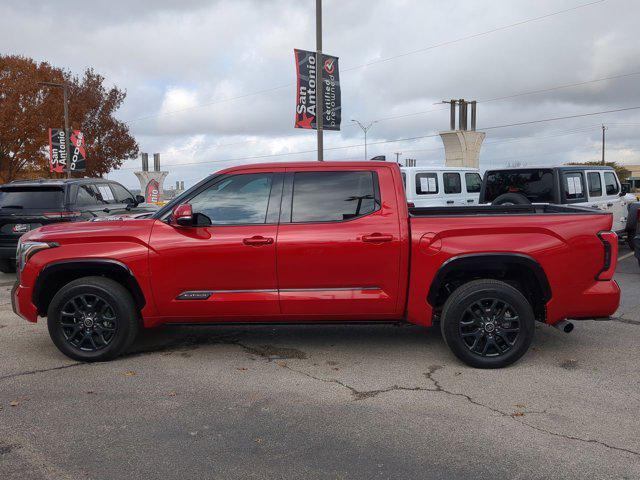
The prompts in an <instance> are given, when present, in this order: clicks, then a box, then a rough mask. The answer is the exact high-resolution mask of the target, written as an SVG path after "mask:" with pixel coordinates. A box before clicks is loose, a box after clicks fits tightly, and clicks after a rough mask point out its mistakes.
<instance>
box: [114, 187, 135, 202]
mask: <svg viewBox="0 0 640 480" xmlns="http://www.w3.org/2000/svg"><path fill="white" fill-rule="evenodd" d="M111 190H113V193H114V195H115V197H116V203H127V202H131V203H133V202H134V200H133V195H131V193H130V192H129V190H127V189H126V188H124V187H123V186H122V185H120V184H119V183H112V184H111ZM127 199H129V200H127Z"/></svg>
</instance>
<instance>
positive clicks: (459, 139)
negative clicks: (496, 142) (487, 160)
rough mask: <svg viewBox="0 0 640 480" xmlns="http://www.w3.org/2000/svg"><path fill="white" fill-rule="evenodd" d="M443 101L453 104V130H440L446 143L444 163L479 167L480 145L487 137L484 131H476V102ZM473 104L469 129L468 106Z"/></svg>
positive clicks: (451, 125)
mask: <svg viewBox="0 0 640 480" xmlns="http://www.w3.org/2000/svg"><path fill="white" fill-rule="evenodd" d="M443 103H448V104H450V105H451V116H450V127H451V130H448V131H445V132H440V138H442V143H444V158H445V161H444V164H445V166H447V167H469V168H479V164H480V147H482V142H483V140H484V137H485V135H486V134H485V133H484V132H477V131H476V105H477V104H476V102H475V100H474V101H472V102H467V101H465V100H464V99H463V98H461V99H460V100H450V101H445V102H443ZM456 105H458V129H457V130H456ZM469 105H471V130H468V129H467V123H468V122H467V113H468V106H469Z"/></svg>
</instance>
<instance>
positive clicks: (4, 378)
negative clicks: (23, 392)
mask: <svg viewBox="0 0 640 480" xmlns="http://www.w3.org/2000/svg"><path fill="white" fill-rule="evenodd" d="M78 365H87V363H85V362H76V363H71V364H69V365H60V366H58V367H51V368H41V369H36V370H28V371H26V372H17V373H10V374H9V375H3V376H2V377H0V380H6V379H7V378H16V377H24V376H27V375H35V374H36V373H44V372H52V371H54V370H64V369H66V368H71V367H77V366H78Z"/></svg>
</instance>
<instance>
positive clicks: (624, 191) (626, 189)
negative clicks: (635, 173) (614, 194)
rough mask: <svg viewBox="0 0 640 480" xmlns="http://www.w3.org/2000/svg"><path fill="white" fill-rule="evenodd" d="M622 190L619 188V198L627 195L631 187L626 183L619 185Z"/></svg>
mask: <svg viewBox="0 0 640 480" xmlns="http://www.w3.org/2000/svg"><path fill="white" fill-rule="evenodd" d="M620 186H621V187H622V188H620V196H621V197H624V196H625V195H626V194H627V193H629V192H630V191H631V188H630V187H631V186H630V185H629V184H628V183H623V184H621V185H620Z"/></svg>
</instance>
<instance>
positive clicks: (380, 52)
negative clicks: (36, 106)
mask: <svg viewBox="0 0 640 480" xmlns="http://www.w3.org/2000/svg"><path fill="white" fill-rule="evenodd" d="M590 3H592V4H590ZM587 4H590V5H587ZM581 5H584V6H583V7H581V8H575V9H574V7H580V6H581ZM567 9H572V10H571V11H567V12H564V13H559V14H557V15H551V16H547V15H549V14H552V13H554V12H559V11H562V10H567ZM543 16H546V17H545V18H539V17H543ZM534 18H539V19H538V20H535V21H529V22H523V21H526V20H529V19H534ZM323 21H324V37H323V38H324V40H323V42H324V51H325V52H326V53H328V54H331V55H336V56H338V57H340V69H341V83H342V104H343V108H342V119H343V121H342V131H341V132H326V133H325V148H328V149H330V150H327V151H326V152H325V158H326V159H361V158H362V157H363V155H364V149H363V147H361V146H357V145H360V144H362V143H363V138H362V132H361V131H360V130H359V129H358V128H354V127H353V125H352V124H351V122H349V119H351V118H356V119H359V120H361V121H362V122H368V121H373V120H376V119H383V118H387V117H398V116H400V118H392V119H386V120H383V121H380V122H379V123H377V124H375V125H374V126H373V127H372V128H371V130H370V131H369V142H370V145H369V149H368V153H369V156H374V155H387V158H388V159H391V158H395V156H394V154H393V153H394V152H398V151H399V152H403V157H401V158H404V157H409V158H415V159H417V161H418V165H426V164H432V165H443V163H444V152H443V150H442V142H441V140H440V138H439V137H428V136H429V135H433V134H435V133H437V132H438V131H440V130H445V129H447V128H448V112H447V111H446V110H445V111H442V110H440V109H441V108H443V107H442V106H441V105H435V104H436V103H437V102H439V101H440V100H442V99H449V98H466V99H477V100H479V101H482V100H487V99H493V98H496V97H503V96H509V95H514V94H519V93H523V92H531V91H536V90H544V89H548V88H551V87H557V86H562V85H567V84H574V83H579V82H588V81H592V80H596V79H601V78H606V77H613V76H621V75H627V76H625V77H621V78H616V79H611V80H607V81H600V82H594V83H588V84H585V85H582V86H577V87H571V88H562V89H557V90H553V91H550V92H545V93H537V94H532V95H525V96H518V97H515V98H511V99H504V100H499V101H491V102H485V103H482V102H481V103H480V104H479V105H478V129H479V130H482V129H483V128H486V127H492V126H499V125H505V124H511V123H518V122H526V121H530V120H538V119H546V118H551V117H560V116H569V115H576V114H582V113H590V112H598V111H603V110H613V109H618V108H626V107H634V106H640V88H638V85H639V84H640V41H639V37H638V35H639V30H640V29H639V28H638V27H639V26H640V2H638V1H637V0H605V1H601V2H594V1H593V0H553V1H552V0H517V1H516V0H509V1H507V0H493V1H492V0H448V1H446V2H444V1H441V0H429V1H425V0H396V1H391V0H388V1H385V0H379V1H373V0H358V1H356V0H325V1H324V19H323ZM520 22H523V23H521V24H519V25H516V26H513V27H510V28H501V27H504V26H507V25H512V24H516V23H520ZM61 25H64V28H60V26H61ZM492 30H493V32H492V33H487V34H484V32H489V31H492ZM0 32H2V33H1V35H2V42H1V44H0V51H2V53H8V54H21V55H26V56H29V57H33V58H35V59H37V60H47V61H49V62H51V63H52V64H54V65H56V66H59V67H64V68H67V69H70V70H72V71H73V72H76V73H78V74H80V73H81V72H82V71H83V70H84V69H85V68H87V67H94V68H95V69H96V71H98V72H99V73H101V74H103V75H104V76H105V77H106V78H107V79H108V82H110V83H113V84H116V85H118V86H119V87H121V88H123V89H126V91H127V99H126V101H125V104H124V106H123V107H122V109H121V110H120V111H119V112H118V115H119V117H120V118H121V119H122V120H125V121H127V122H129V124H130V127H131V131H132V133H133V134H134V135H135V137H136V139H137V141H138V143H139V144H140V148H141V151H146V152H149V153H154V152H160V153H161V157H162V163H163V170H169V171H170V175H169V177H168V179H167V182H166V184H165V187H166V186H171V185H173V184H174V183H175V181H176V180H184V181H185V183H186V185H187V186H189V185H192V184H193V183H195V182H196V181H197V180H199V179H201V178H202V177H204V176H205V175H207V174H209V173H211V172H214V171H216V170H219V169H220V168H224V167H227V166H229V165H236V164H244V163H250V162H264V161H289V160H313V159H315V153H303V154H292V155H283V156H274V157H265V158H253V159H243V158H244V157H259V156H264V155H275V154H283V153H288V152H299V151H308V150H313V149H314V148H315V132H312V131H308V130H296V129H294V128H293V122H294V104H295V83H294V82H295V68H294V60H293V49H294V48H301V49H308V50H313V49H315V2H314V0H273V1H270V0H228V1H222V0H220V1H200V0H181V1H171V0H144V1H131V0H129V1H127V2H123V1H119V0H108V1H106V0H93V1H90V2H86V1H80V0H78V1H75V0H72V1H63V0H59V1H56V2H48V1H47V2H45V1H30V0H4V1H3V2H2V15H0ZM475 34H481V35H475ZM463 38H466V39H464V40H460V41H455V40H458V39H463ZM452 41H453V42H452ZM432 46H433V47H434V48H430V47H432ZM416 51H417V52H416ZM414 52H415V53H414ZM397 56H399V57H398V58H394V59H389V60H388V61H382V62H380V61H379V60H382V59H387V58H389V57H397ZM367 63H371V64H370V65H367V66H363V65H364V64H367ZM628 74H635V75H628ZM256 92H262V93H258V94H255V93H256ZM237 97H241V98H237ZM425 111H429V112H427V113H419V112H425ZM414 113H416V114H415V115H407V114H414ZM402 115H405V116H402ZM602 123H605V124H607V125H608V127H609V129H608V131H607V135H608V136H607V158H608V159H610V160H616V161H619V162H621V163H635V164H640V110H631V111H627V112H618V113H610V114H606V115H597V116H588V117H582V118H574V119H568V120H561V121H554V122H545V123H538V124H533V125H524V126H518V127H510V128H496V129H488V130H487V138H486V140H485V144H484V146H483V149H482V153H481V156H480V167H481V169H483V170H484V169H487V168H492V167H496V166H500V165H504V164H506V163H507V162H514V161H519V162H521V163H526V164H527V165H548V164H561V163H565V162H568V161H587V160H597V159H599V158H600V145H601V143H600V142H601V129H600V125H601V124H602ZM419 136H427V138H422V139H417V140H411V141H401V142H393V143H381V144H378V145H375V142H381V141H388V140H395V139H401V138H408V137H419ZM353 145H356V146H353ZM346 146H353V147H350V148H335V147H346ZM332 148H333V149H332ZM88 161H91V159H90V158H89V160H88ZM139 165H140V161H139V160H136V161H129V162H126V163H125V164H124V165H123V169H121V170H119V171H117V172H113V173H111V174H110V175H109V177H110V178H113V179H116V180H119V181H121V182H122V183H124V184H125V185H127V186H129V187H138V182H137V180H136V178H135V177H134V175H133V173H132V172H133V170H135V169H138V168H139Z"/></svg>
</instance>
